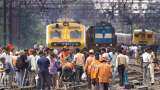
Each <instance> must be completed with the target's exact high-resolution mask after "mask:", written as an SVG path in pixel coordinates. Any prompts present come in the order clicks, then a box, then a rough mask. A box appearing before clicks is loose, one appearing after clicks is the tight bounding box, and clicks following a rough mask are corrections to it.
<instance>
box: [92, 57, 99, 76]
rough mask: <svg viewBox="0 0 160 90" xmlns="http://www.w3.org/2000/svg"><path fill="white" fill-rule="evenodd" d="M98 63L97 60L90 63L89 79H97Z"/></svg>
mask: <svg viewBox="0 0 160 90" xmlns="http://www.w3.org/2000/svg"><path fill="white" fill-rule="evenodd" d="M99 64H100V62H99V61H98V60H94V61H93V62H92V63H91V79H96V78H97V77H96V76H97V71H98V65H99Z"/></svg>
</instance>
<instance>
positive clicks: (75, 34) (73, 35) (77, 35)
mask: <svg viewBox="0 0 160 90" xmlns="http://www.w3.org/2000/svg"><path fill="white" fill-rule="evenodd" d="M70 38H75V39H80V38H81V32H80V31H78V30H75V31H71V32H70Z"/></svg>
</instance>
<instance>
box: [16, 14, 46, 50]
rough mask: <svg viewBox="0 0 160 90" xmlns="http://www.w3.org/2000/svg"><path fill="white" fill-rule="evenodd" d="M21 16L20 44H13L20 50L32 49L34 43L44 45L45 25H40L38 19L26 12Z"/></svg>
mask: <svg viewBox="0 0 160 90" xmlns="http://www.w3.org/2000/svg"><path fill="white" fill-rule="evenodd" d="M21 13H22V12H21ZM21 15H22V16H21V18H20V40H19V41H20V42H19V43H18V42H16V43H15V44H17V46H19V47H21V48H28V47H32V46H33V45H34V44H35V43H40V44H45V25H43V24H42V22H41V21H40V18H39V17H38V16H36V15H33V14H31V13H28V12H27V11H25V12H23V13H22V14H21Z"/></svg>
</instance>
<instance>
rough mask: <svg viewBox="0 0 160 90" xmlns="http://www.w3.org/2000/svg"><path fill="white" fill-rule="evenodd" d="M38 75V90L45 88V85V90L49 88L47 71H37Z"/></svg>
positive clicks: (49, 81)
mask: <svg viewBox="0 0 160 90" xmlns="http://www.w3.org/2000/svg"><path fill="white" fill-rule="evenodd" d="M38 76H39V83H38V90H39V89H42V90H46V89H45V86H47V90H50V83H51V80H50V75H49V73H47V72H40V73H38Z"/></svg>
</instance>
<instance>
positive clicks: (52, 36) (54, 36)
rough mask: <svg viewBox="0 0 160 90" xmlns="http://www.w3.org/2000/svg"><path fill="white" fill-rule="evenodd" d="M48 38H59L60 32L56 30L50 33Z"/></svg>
mask: <svg viewBox="0 0 160 90" xmlns="http://www.w3.org/2000/svg"><path fill="white" fill-rule="evenodd" d="M50 38H61V33H60V32H58V31H54V32H52V33H51V35H50Z"/></svg>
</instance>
